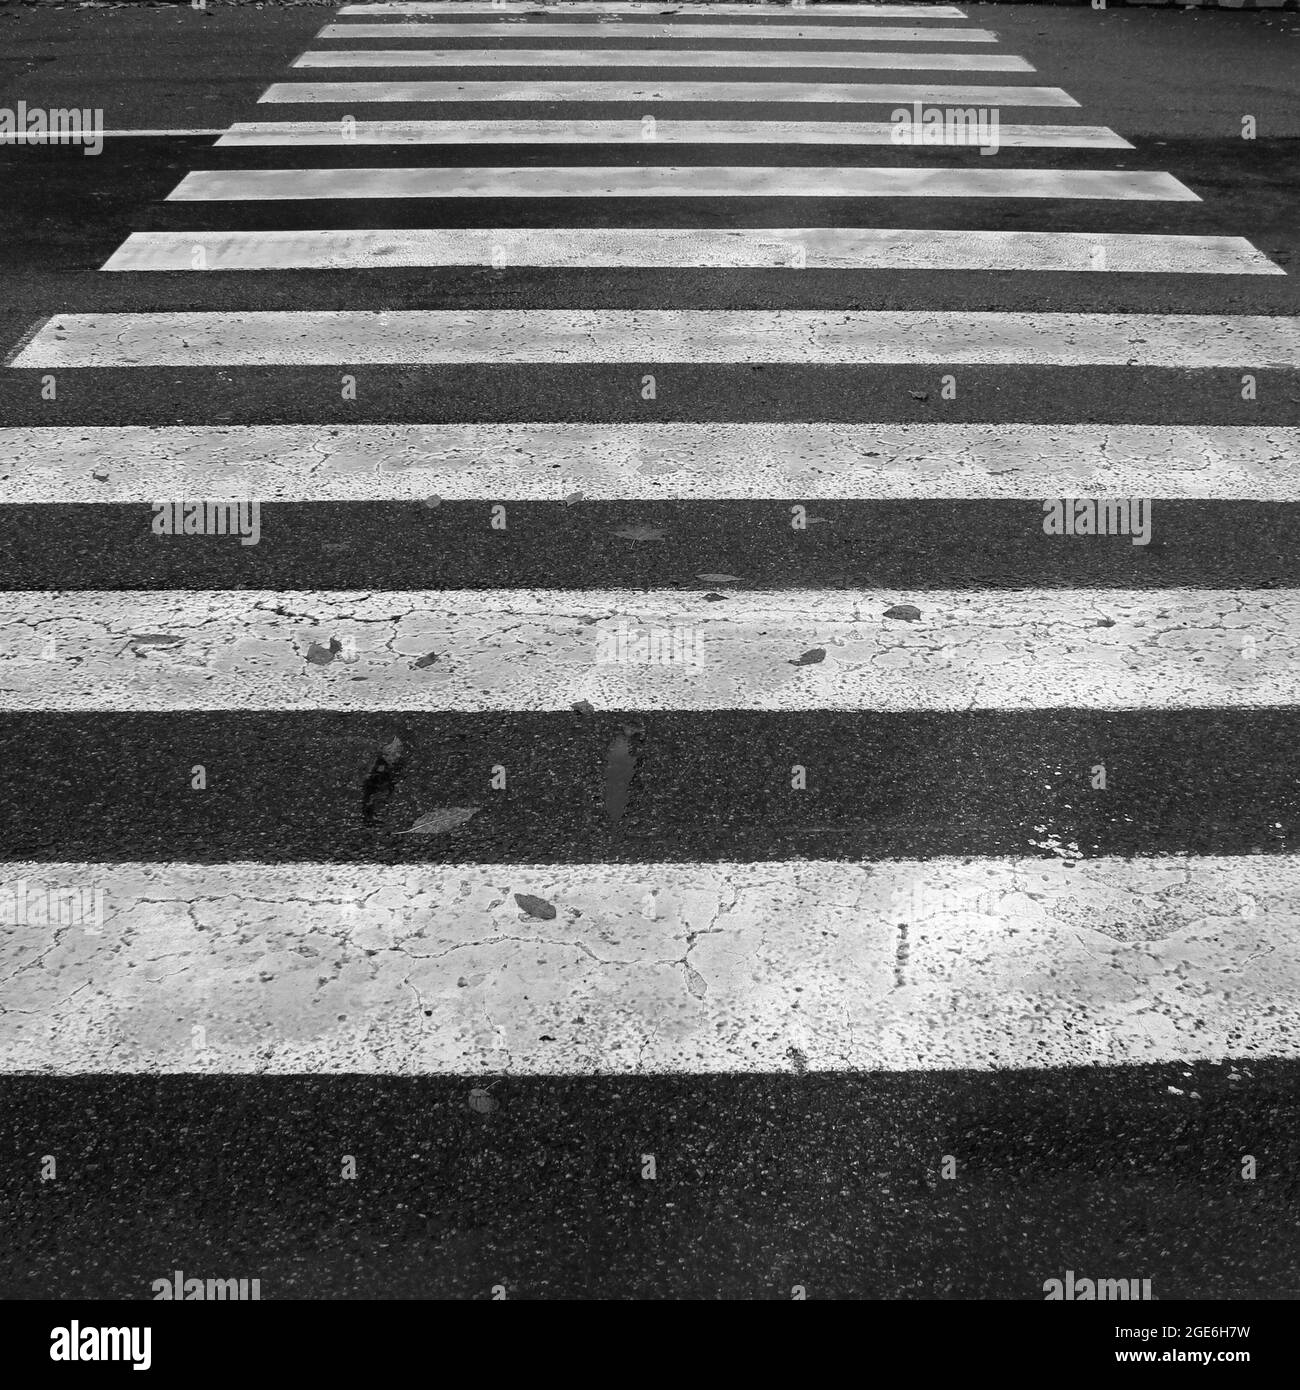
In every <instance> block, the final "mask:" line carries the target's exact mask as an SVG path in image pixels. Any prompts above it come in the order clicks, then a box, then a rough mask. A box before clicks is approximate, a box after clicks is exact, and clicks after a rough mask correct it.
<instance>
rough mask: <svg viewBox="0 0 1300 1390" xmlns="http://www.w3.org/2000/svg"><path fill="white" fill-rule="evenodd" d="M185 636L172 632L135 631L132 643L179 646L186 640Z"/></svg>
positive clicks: (150, 645)
mask: <svg viewBox="0 0 1300 1390" xmlns="http://www.w3.org/2000/svg"><path fill="white" fill-rule="evenodd" d="M184 640H185V639H184V638H183V637H175V636H173V635H172V634H171V633H170V632H133V633H132V634H131V644H132V646H135V647H177V646H179V645H180V644H181V643H182V642H184Z"/></svg>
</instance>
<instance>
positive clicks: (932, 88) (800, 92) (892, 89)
mask: <svg viewBox="0 0 1300 1390" xmlns="http://www.w3.org/2000/svg"><path fill="white" fill-rule="evenodd" d="M258 100H259V101H261V102H271V103H275V104H278V105H292V104H294V103H304V102H307V103H322V102H327V103H330V104H334V105H344V106H354V105H358V104H361V103H364V102H411V103H419V102H455V101H635V102H644V101H710V102H712V101H766V102H782V101H797V102H811V101H816V102H834V103H836V104H837V105H843V104H845V103H855V102H856V103H859V104H862V105H877V106H879V105H885V106H894V105H910V104H911V103H912V102H914V101H923V102H927V103H931V104H934V105H940V106H987V107H993V106H996V107H999V108H1001V107H1006V106H1011V107H1019V106H1078V104H1079V103H1078V102H1077V101H1075V99H1074V98H1073V97H1072V96H1070V95H1069V94H1068V93H1067V92H1063V91H1062V90H1061V88H1060V87H951V86H945V85H943V84H939V83H933V82H921V81H919V80H918V81H912V82H892V83H872V82H800V83H793V84H792V83H789V82H709V81H705V82H662V81H658V80H654V79H649V78H636V79H630V80H628V81H624V82H586V81H582V82H561V81H547V82H542V81H536V82H532V81H527V80H524V81H520V82H468V81H466V82H276V83H273V84H272V85H271V86H270V87H268V88H267V89H266V91H265V92H263V93H262V95H261V96H260V97H259V98H258Z"/></svg>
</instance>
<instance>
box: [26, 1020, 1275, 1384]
mask: <svg viewBox="0 0 1300 1390" xmlns="http://www.w3.org/2000/svg"><path fill="white" fill-rule="evenodd" d="M422 1023H424V1026H436V1025H434V1024H429V1023H425V1021H424V1020H421V1019H418V1018H417V1017H416V1016H415V1015H414V1011H413V1017H412V1027H413V1028H414V1027H418V1026H419V1025H420V1024H422ZM773 1026H774V1027H780V1022H779V1020H774V1023H773ZM178 1027H179V1025H178ZM575 1027H578V1028H580V1027H581V1020H580V1019H577V1020H575ZM185 1037H186V1038H187V1039H188V1025H187V1029H186V1032H185ZM1298 1081H1300V1069H1298V1068H1297V1065H1296V1064H1295V1063H1294V1062H1275V1061H1258V1062H1256V1061H1249V1062H1245V1063H1242V1064H1241V1065H1240V1066H1239V1067H1237V1066H1233V1065H1232V1064H1230V1063H1225V1064H1223V1065H1219V1066H1210V1065H1201V1064H1196V1065H1190V1066H1184V1065H1183V1064H1180V1063H1172V1064H1168V1065H1161V1066H1144V1067H1106V1068H1082V1069H1069V1070H1063V1071H1055V1072H1025V1071H1021V1072H1017V1073H1014V1074H998V1073H992V1074H989V1073H979V1074H977V1073H970V1072H966V1073H929V1074H927V1073H925V1072H912V1073H909V1074H907V1075H897V1074H888V1073H867V1074H862V1073H858V1074H854V1075H844V1076H837V1075H832V1074H816V1073H814V1074H810V1075H806V1076H794V1075H792V1076H736V1075H728V1076H705V1077H692V1076H682V1075H678V1076H671V1077H668V1076H618V1077H603V1078H589V1077H565V1078H545V1077H531V1078H530V1077H511V1078H508V1079H504V1078H503V1079H500V1080H496V1081H492V1080H490V1079H489V1078H487V1077H482V1076H476V1077H473V1078H444V1077H422V1078H395V1077H373V1076H334V1077H292V1078H259V1077H223V1076H215V1075H214V1076H163V1077H144V1076H121V1077H89V1076H83V1077H58V1078H50V1077H9V1078H4V1079H2V1080H0V1110H2V1111H3V1113H4V1115H5V1117H6V1118H5V1131H6V1133H5V1143H6V1146H7V1147H8V1148H9V1149H10V1151H11V1153H12V1160H13V1161H12V1162H10V1163H7V1164H6V1165H5V1166H4V1170H3V1174H2V1175H0V1206H2V1208H3V1212H4V1218H5V1226H6V1230H7V1232H8V1236H7V1239H6V1240H5V1241H4V1242H2V1243H0V1296H3V1297H6V1298H19V1299H22V1298H40V1297H54V1298H103V1299H150V1298H152V1296H153V1293H152V1289H151V1284H152V1282H153V1281H154V1280H156V1279H160V1278H161V1279H167V1280H170V1279H171V1278H172V1275H173V1271H174V1270H175V1269H177V1268H182V1269H183V1270H184V1273H185V1275H186V1277H190V1276H194V1275H197V1276H199V1277H204V1276H211V1275H213V1274H220V1275H223V1276H234V1277H240V1276H244V1277H248V1276H253V1277H258V1278H260V1279H261V1281H262V1282H261V1297H262V1299H263V1300H268V1301H271V1300H283V1299H301V1298H327V1299H348V1298H366V1299H373V1298H388V1299H403V1298H415V1299H429V1298H483V1299H488V1298H491V1297H492V1296H493V1292H492V1290H493V1286H494V1285H497V1286H500V1285H503V1286H505V1289H506V1296H507V1297H508V1298H510V1299H529V1298H547V1299H555V1298H603V1299H607V1298H693V1299H694V1298H703V1299H717V1298H724V1299H747V1300H748V1299H775V1300H788V1299H790V1297H791V1296H792V1291H793V1286H794V1285H802V1286H804V1288H805V1289H806V1292H807V1297H809V1298H811V1299H836V1298H848V1299H855V1300H860V1299H877V1298H884V1299H899V1298H902V1299H912V1298H916V1299H1017V1300H1026V1301H1036V1302H1041V1301H1042V1300H1043V1296H1044V1294H1043V1287H1044V1281H1046V1280H1048V1279H1052V1278H1058V1279H1059V1278H1063V1277H1064V1274H1065V1271H1066V1269H1073V1270H1074V1271H1076V1274H1077V1275H1078V1276H1079V1277H1083V1276H1084V1275H1085V1274H1086V1275H1090V1276H1093V1277H1096V1276H1115V1277H1120V1276H1122V1277H1125V1278H1127V1277H1132V1276H1139V1275H1140V1276H1145V1277H1149V1278H1150V1279H1151V1280H1152V1286H1153V1292H1154V1293H1155V1295H1156V1297H1157V1298H1159V1299H1160V1300H1162V1301H1168V1300H1178V1299H1240V1298H1267V1299H1275V1298H1294V1297H1297V1296H1298V1295H1300V1285H1297V1283H1296V1273H1295V1249H1294V1236H1293V1232H1294V1227H1295V1223H1296V1220H1297V1213H1298V1211H1300V1207H1298V1205H1297V1202H1298V1198H1297V1188H1296V1182H1295V1164H1296V1160H1297V1149H1296V1134H1297V1132H1300V1110H1298V1109H1297V1101H1296V1096H1297V1082H1298ZM483 1086H489V1087H490V1090H489V1095H490V1097H491V1099H492V1101H494V1102H495V1108H494V1109H493V1110H492V1111H491V1113H487V1114H479V1113H475V1112H474V1111H472V1110H471V1109H470V1106H469V1093H470V1091H471V1090H472V1089H473V1088H475V1087H483ZM1171 1088H1176V1090H1177V1092H1178V1094H1171ZM1191 1093H1194V1094H1195V1098H1192V1094H1191ZM178 1117H180V1120H178ZM181 1121H183V1122H181ZM41 1154H54V1155H55V1156H56V1158H57V1161H58V1165H59V1166H58V1178H59V1180H58V1181H57V1182H44V1183H43V1182H40V1181H39V1180H38V1179H37V1176H36V1174H37V1173H38V1171H39V1163H38V1156H39V1155H41ZM1245 1154H1251V1155H1253V1156H1254V1157H1255V1160H1256V1165H1257V1176H1256V1177H1255V1179H1254V1180H1253V1181H1243V1180H1242V1179H1241V1173H1242V1158H1243V1155H1245ZM345 1155H352V1156H353V1158H355V1160H356V1172H357V1176H356V1178H355V1179H352V1180H346V1179H343V1178H342V1176H341V1174H342V1172H343V1158H344V1156H345ZM647 1155H653V1156H654V1159H655V1178H654V1179H653V1180H647V1179H645V1178H644V1177H643V1176H642V1174H643V1171H645V1168H644V1165H645V1157H644V1156H647ZM945 1155H951V1156H953V1157H954V1158H955V1160H956V1164H957V1167H956V1176H955V1177H954V1178H952V1179H948V1180H945V1179H942V1178H941V1177H940V1176H939V1173H940V1170H941V1167H942V1165H943V1162H944V1157H945ZM1102 1311H1103V1312H1104V1311H1105V1310H1104V1309H1103V1310H1102ZM1080 1316H1081V1314H1080ZM1235 1316H1236V1315H1234V1318H1235ZM1114 1317H1115V1314H1114V1313H1113V1312H1112V1313H1110V1314H1108V1315H1107V1320H1108V1321H1114ZM1197 1320H1198V1321H1201V1320H1203V1319H1200V1318H1199V1317H1198V1319H1197ZM1184 1321H1185V1319H1184ZM1071 1325H1072V1326H1074V1324H1073V1323H1072V1324H1071ZM1022 1331H1023V1329H1022ZM1071 1335H1077V1334H1075V1333H1072V1334H1071ZM1252 1345H1253V1344H1252ZM1254 1354H1255V1355H1256V1356H1257V1358H1258V1359H1259V1360H1260V1361H1262V1360H1263V1359H1264V1357H1265V1356H1266V1355H1267V1354H1268V1343H1267V1341H1266V1342H1265V1345H1264V1346H1263V1347H1261V1348H1257V1349H1256V1351H1255V1353H1254Z"/></svg>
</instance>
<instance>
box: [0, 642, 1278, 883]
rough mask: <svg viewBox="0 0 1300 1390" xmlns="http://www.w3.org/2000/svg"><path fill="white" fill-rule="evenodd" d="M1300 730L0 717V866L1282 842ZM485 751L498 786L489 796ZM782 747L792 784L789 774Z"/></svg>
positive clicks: (688, 856) (1155, 716)
mask: <svg viewBox="0 0 1300 1390" xmlns="http://www.w3.org/2000/svg"><path fill="white" fill-rule="evenodd" d="M796 655H798V653H792V657H793V656H796ZM144 659H146V660H147V659H148V658H144ZM450 659H454V657H452V658H450ZM408 664H409V663H408ZM304 669H306V667H304ZM325 698H328V697H327V696H326V697H325ZM627 723H633V724H637V725H640V726H642V727H644V729H645V731H646V733H645V742H644V747H643V751H642V755H641V758H640V761H639V763H638V766H637V769H636V773H635V777H634V780H633V782H632V784H631V796H630V801H629V804H628V807H627V811H626V814H625V815H624V816H623V818H622V820H621V821H620V822H619V824H618V826H617V832H618V833H617V834H615V833H613V831H612V829H611V825H610V823H609V820H608V819H607V816H606V810H605V805H604V799H603V798H604V773H605V764H606V759H607V755H608V750H609V745H610V741H611V737H612V735H613V734H614V733H615V732H616V731H617V730H618V729H619V728H620V727H621V726H622V725H623V724H627ZM1298 732H1300V713H1297V711H1296V710H1294V709H1290V708H1288V709H1278V710H1269V709H1260V710H1252V709H1168V708H1159V709H1145V710H1101V711H1097V710H1082V709H1065V710H1061V709H1035V710H1026V711H987V710H975V711H937V712H936V711H927V712H920V713H880V712H876V711H871V712H866V713H835V712H831V711H827V710H825V709H809V710H801V711H799V712H797V713H793V714H772V713H764V712H756V711H749V710H726V711H703V712H701V711H676V710H673V711H655V712H651V713H641V712H638V711H636V710H634V709H633V710H622V711H614V710H610V711H606V710H601V711H598V712H597V713H596V714H595V715H584V714H580V713H576V712H572V711H568V710H565V711H555V712H543V713H535V714H527V713H516V712H510V713H475V714H466V713H446V712H440V713H428V714H421V713H410V712H406V713H403V712H395V711H384V712H378V713H334V712H329V713H323V712H287V711H280V712H274V713H270V712H264V711H257V710H248V711H217V712H199V713H182V712H168V713H141V714H127V713H117V712H114V713H68V714H55V713H50V712H42V713H39V714H15V713H6V714H0V741H2V742H3V746H4V747H6V748H7V749H8V750H9V751H8V754H7V759H6V777H7V780H8V783H9V785H10V786H12V787H14V788H21V794H20V795H14V796H12V797H11V798H10V799H9V800H8V801H6V802H5V803H4V805H3V806H0V860H9V861H12V860H26V859H37V860H82V859H89V860H107V861H113V862H120V861H126V860H151V861H152V860H162V861H165V860H171V859H176V860H185V861H195V862H201V863H218V862H222V861H226V860H252V861H257V862H263V863H279V862H283V861H285V860H310V861H314V862H339V863H394V864H397V863H498V862H516V863H527V862H538V863H556V864H565V863H584V862H596V861H606V862H613V863H650V862H655V861H661V862H672V861H688V860H697V859H698V860H710V861H713V860H743V861H758V860H788V859H797V858H842V859H864V860H867V859H882V858H913V857H917V858H929V857H933V856H938V855H1022V854H1033V853H1034V852H1035V848H1036V847H1037V850H1038V852H1039V853H1041V854H1043V856H1044V857H1045V858H1048V859H1051V858H1062V857H1063V858H1075V859H1077V858H1081V857H1084V856H1088V857H1094V856H1098V855H1139V854H1143V855H1145V854H1167V855H1178V854H1194V855H1204V854H1250V853H1268V854H1283V853H1292V854H1293V853H1296V852H1300V740H1298V739H1297V733H1298ZM394 736H397V737H400V738H401V740H402V742H403V744H404V745H405V747H406V749H407V752H406V754H405V756H404V759H403V762H402V766H401V771H400V775H398V776H397V777H396V780H395V781H394V782H392V783H391V784H386V785H385V786H384V787H383V788H381V789H380V790H381V791H382V792H383V795H382V796H377V795H376V796H372V798H371V802H370V808H371V812H372V816H373V819H372V820H371V821H369V822H367V821H366V819H365V818H364V816H363V799H364V795H363V794H364V788H365V786H366V781H367V777H368V775H369V774H370V773H371V771H372V769H373V767H374V764H375V759H376V757H377V754H378V750H379V749H380V748H381V747H382V746H384V745H385V744H387V743H388V742H389V741H390V740H391V739H392V738H393V737H394ZM1097 764H1102V765H1103V766H1104V767H1105V768H1106V772H1107V787H1106V789H1105V790H1093V789H1092V787H1091V780H1092V770H1093V768H1094V767H1095V766H1096V765H1097ZM196 765H202V766H203V767H204V769H205V772H206V779H207V786H206V789H204V790H202V791H195V790H193V789H192V788H191V785H190V783H191V775H192V769H193V767H194V766H196ZM498 765H500V766H503V767H505V768H506V770H507V784H508V785H507V789H506V790H504V791H496V792H494V791H491V790H489V784H490V781H491V778H492V769H493V768H494V767H495V766H498ZM795 765H799V766H802V767H804V768H806V770H807V774H806V775H807V783H808V788H807V789H806V790H802V791H793V790H791V781H792V771H791V770H792V768H793V767H794V766H795ZM373 791H374V789H373V788H372V792H373ZM381 803H382V804H381ZM464 805H480V806H482V808H483V809H482V810H481V811H480V812H479V814H478V815H476V816H475V817H474V819H473V820H472V821H470V822H468V823H467V824H466V825H465V826H464V827H463V828H461V829H458V830H457V831H456V833H455V834H453V835H440V836H424V835H421V836H404V835H400V834H396V833H395V832H398V831H403V830H406V829H407V828H408V827H410V826H411V825H412V824H414V823H415V821H416V819H417V818H418V817H419V816H420V815H421V814H422V813H423V812H425V811H427V810H429V809H431V808H433V807H437V806H464ZM1049 844H1054V845H1055V848H1051V847H1045V846H1049Z"/></svg>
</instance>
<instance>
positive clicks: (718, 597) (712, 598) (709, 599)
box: [704, 594, 727, 603]
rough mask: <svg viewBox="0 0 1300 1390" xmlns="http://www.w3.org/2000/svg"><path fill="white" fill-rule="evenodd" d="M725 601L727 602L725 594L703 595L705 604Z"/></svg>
mask: <svg viewBox="0 0 1300 1390" xmlns="http://www.w3.org/2000/svg"><path fill="white" fill-rule="evenodd" d="M726 601H727V596H726V594H705V595H704V602H705V603H725V602H726Z"/></svg>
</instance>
